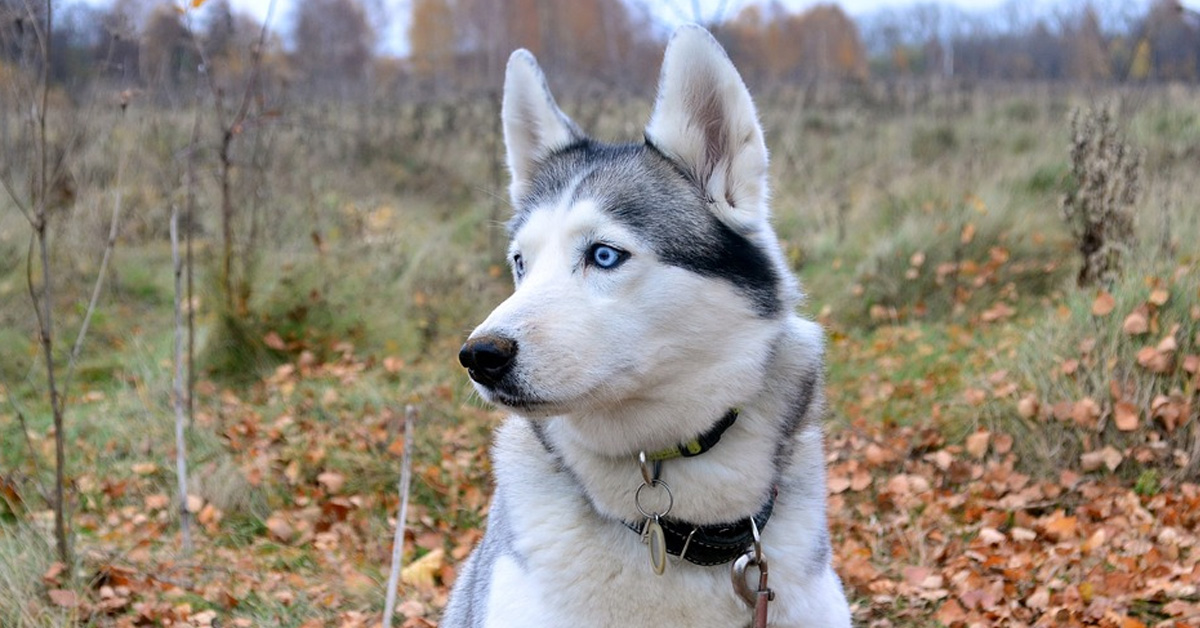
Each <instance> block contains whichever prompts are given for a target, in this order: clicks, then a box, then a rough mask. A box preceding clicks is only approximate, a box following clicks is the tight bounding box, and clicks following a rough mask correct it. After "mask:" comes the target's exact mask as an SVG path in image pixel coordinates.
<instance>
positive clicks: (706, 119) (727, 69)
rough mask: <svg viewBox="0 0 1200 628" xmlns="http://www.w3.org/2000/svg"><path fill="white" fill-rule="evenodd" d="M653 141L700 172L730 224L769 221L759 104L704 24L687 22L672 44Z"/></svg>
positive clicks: (752, 226)
mask: <svg viewBox="0 0 1200 628" xmlns="http://www.w3.org/2000/svg"><path fill="white" fill-rule="evenodd" d="M646 139H647V140H648V141H649V142H651V143H652V144H653V145H654V146H655V147H656V148H658V150H660V151H662V152H663V153H665V154H666V155H667V156H668V157H670V158H671V159H674V160H675V161H676V162H677V163H679V164H680V165H681V166H682V167H683V169H684V171H686V172H687V173H689V174H690V175H691V176H692V177H694V178H695V180H696V182H697V183H698V184H699V185H700V186H701V188H702V189H703V190H704V193H705V195H706V196H707V197H708V199H709V200H710V201H711V205H712V208H713V211H714V212H715V213H716V214H717V217H718V218H720V219H721V220H722V221H724V222H725V223H726V224H727V225H729V226H730V227H732V228H733V229H735V230H737V231H739V232H742V233H748V232H752V231H755V230H757V229H758V228H760V227H762V226H764V225H765V224H766V221H767V212H768V210H767V147H766V144H764V143H763V134H762V129H761V128H760V127H759V125H758V116H757V114H756V113H755V111H754V102H753V101H751V99H750V92H749V90H747V89H746V85H745V83H743V82H742V77H741V76H739V75H738V72H737V70H736V69H735V68H734V67H733V62H731V61H730V60H729V57H728V56H727V55H726V54H725V50H724V49H722V48H721V44H719V43H717V40H715V39H713V36H712V35H710V34H709V33H708V31H706V30H704V29H703V28H701V27H699V26H696V25H686V26H681V27H680V28H679V29H678V30H676V31H675V34H674V35H673V36H672V37H671V42H670V43H669V44H667V52H666V54H665V55H664V57H663V68H662V77H661V78H660V79H659V83H658V99H657V101H656V102H655V105H654V114H653V115H651V117H650V124H649V125H648V126H647V127H646Z"/></svg>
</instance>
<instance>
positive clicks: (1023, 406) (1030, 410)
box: [1017, 395, 1038, 419]
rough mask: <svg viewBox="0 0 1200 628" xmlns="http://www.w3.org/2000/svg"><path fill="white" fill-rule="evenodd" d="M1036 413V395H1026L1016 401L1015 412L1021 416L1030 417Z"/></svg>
mask: <svg viewBox="0 0 1200 628" xmlns="http://www.w3.org/2000/svg"><path fill="white" fill-rule="evenodd" d="M1037 413H1038V400H1037V397H1034V396H1033V395H1026V396H1024V397H1021V400H1020V401H1018V402H1017V414H1020V415H1021V418H1023V419H1032V418H1033V417H1034V416H1037Z"/></svg>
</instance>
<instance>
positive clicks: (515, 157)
mask: <svg viewBox="0 0 1200 628" xmlns="http://www.w3.org/2000/svg"><path fill="white" fill-rule="evenodd" d="M500 117H501V118H503V121H504V146H505V149H506V150H507V152H508V171H509V173H510V174H511V175H512V185H511V186H510V187H509V195H510V197H511V198H512V202H513V206H516V205H517V203H518V202H520V200H521V197H523V196H524V195H525V193H526V192H528V188H529V180H530V179H531V178H532V177H533V171H534V170H535V169H536V168H537V165H538V163H539V162H540V161H541V160H542V159H545V158H546V156H548V155H550V154H551V153H553V152H554V151H555V150H557V149H560V148H564V147H566V146H569V145H571V144H573V143H575V142H578V141H580V140H582V139H584V137H586V136H585V135H584V134H583V131H580V130H579V127H578V126H576V125H575V123H574V122H572V121H571V119H570V118H568V117H567V115H566V114H565V113H563V112H562V110H561V109H559V108H558V103H556V102H554V96H553V95H552V94H551V93H550V88H549V87H548V86H547V85H546V77H545V75H543V74H542V69H541V67H539V66H538V63H537V59H535V58H534V56H533V54H532V53H530V52H529V51H528V50H524V49H521V50H517V51H516V52H514V53H512V56H511V57H509V59H508V69H507V71H506V72H505V75H504V103H503V105H502V110H501V112H500Z"/></svg>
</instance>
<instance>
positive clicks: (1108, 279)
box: [1062, 109, 1142, 287]
mask: <svg viewBox="0 0 1200 628" xmlns="http://www.w3.org/2000/svg"><path fill="white" fill-rule="evenodd" d="M1071 131H1072V132H1071V175H1072V177H1073V179H1074V181H1073V183H1074V186H1073V188H1072V189H1071V190H1070V191H1069V192H1068V193H1067V195H1066V196H1065V197H1064V198H1063V201H1062V215H1063V218H1064V219H1065V220H1066V221H1067V225H1068V226H1069V227H1070V229H1071V234H1072V235H1073V236H1074V238H1075V244H1076V247H1077V248H1078V250H1079V253H1080V255H1081V256H1083V266H1082V267H1081V268H1080V269H1079V276H1078V283H1079V285H1080V286H1081V287H1084V286H1091V285H1094V284H1096V283H1097V282H1102V283H1104V284H1111V283H1112V282H1113V281H1115V279H1116V278H1117V276H1118V275H1119V274H1120V272H1121V266H1122V264H1123V261H1124V260H1125V258H1127V257H1128V256H1129V251H1130V249H1131V248H1132V246H1133V243H1134V233H1133V205H1134V203H1135V202H1136V201H1137V196H1138V193H1139V192H1140V190H1141V185H1140V175H1141V164H1142V154H1141V152H1140V151H1137V150H1134V149H1133V148H1132V147H1131V146H1130V145H1129V144H1128V143H1126V142H1125V140H1124V139H1123V138H1122V137H1121V136H1120V135H1119V133H1118V130H1117V125H1116V123H1115V122H1113V119H1112V114H1111V113H1110V112H1109V111H1108V109H1100V110H1095V109H1088V110H1086V111H1082V110H1079V109H1076V110H1075V112H1074V113H1073V114H1072V115H1071Z"/></svg>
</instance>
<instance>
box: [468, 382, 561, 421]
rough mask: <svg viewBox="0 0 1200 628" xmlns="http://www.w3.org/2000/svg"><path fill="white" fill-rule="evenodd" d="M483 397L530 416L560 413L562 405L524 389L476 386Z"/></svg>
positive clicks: (546, 415)
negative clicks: (514, 389)
mask: <svg viewBox="0 0 1200 628" xmlns="http://www.w3.org/2000/svg"><path fill="white" fill-rule="evenodd" d="M476 388H477V389H479V391H480V393H481V394H482V395H483V397H484V398H485V399H487V400H488V401H490V402H491V403H494V404H496V405H498V406H502V407H504V408H506V409H508V410H511V411H513V412H516V413H517V414H520V415H522V416H526V417H530V418H539V417H548V416H554V415H556V414H562V413H563V412H564V411H565V409H564V405H563V404H562V403H560V402H557V401H552V400H549V399H542V398H540V397H537V396H535V395H531V394H529V393H527V392H525V391H513V390H508V389H506V388H501V387H495V388H490V387H485V386H476Z"/></svg>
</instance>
